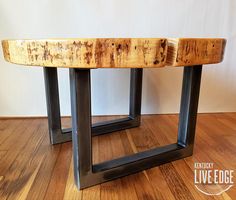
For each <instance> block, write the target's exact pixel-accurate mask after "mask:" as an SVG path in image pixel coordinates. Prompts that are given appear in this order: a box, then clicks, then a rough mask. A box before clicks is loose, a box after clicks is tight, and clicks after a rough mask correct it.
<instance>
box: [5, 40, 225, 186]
mask: <svg viewBox="0 0 236 200" xmlns="http://www.w3.org/2000/svg"><path fill="white" fill-rule="evenodd" d="M225 44H226V40H225V39H220V38H219V39H217V38H198V39H197V38H179V39H166V38H99V39H98V38H97V39H96V38H90V39H86V38H84V39H81V38H76V39H47V40H43V39H42V40H4V41H2V46H3V52H4V57H5V59H6V60H7V61H9V62H12V63H16V64H22V65H29V66H42V67H44V68H43V69H44V78H45V88H46V97H47V111H48V125H49V135H50V141H51V143H52V144H57V143H62V142H67V141H71V139H72V142H73V158H74V175H75V182H76V185H77V186H78V188H80V189H82V188H85V187H89V186H92V185H95V184H98V183H102V182H105V181H109V180H112V179H115V178H119V177H122V176H125V175H129V174H132V173H135V172H138V171H140V170H144V169H147V168H151V167H154V166H157V165H160V164H163V163H166V162H170V161H173V160H177V159H181V158H184V157H187V156H191V155H192V153H193V145H194V136H195V126H196V118H197V108H198V98H199V91H200V82H201V73H202V65H203V64H213V63H219V62H221V61H222V60H223V55H224V49H225ZM166 65H169V66H173V67H178V66H185V67H184V74H183V83H182V84H183V85H182V96H181V106H180V115H179V130H178V140H177V141H176V143H174V144H169V145H167V146H163V147H158V148H155V149H150V150H147V151H144V152H140V153H136V154H133V155H129V156H125V157H122V158H118V159H113V160H110V161H106V162H103V163H99V164H93V163H92V144H91V138H92V136H94V135H101V134H106V133H110V132H114V131H118V130H122V129H128V128H133V127H137V126H140V122H141V96H142V75H143V68H146V69H147V68H154V67H155V68H158V67H164V66H166ZM57 67H65V68H70V91H71V112H72V129H62V127H61V115H60V107H59V91H58V78H57ZM96 68H131V75H130V108H129V116H127V117H126V118H124V119H118V120H112V121H106V122H102V123H96V124H91V86H90V70H91V69H96Z"/></svg>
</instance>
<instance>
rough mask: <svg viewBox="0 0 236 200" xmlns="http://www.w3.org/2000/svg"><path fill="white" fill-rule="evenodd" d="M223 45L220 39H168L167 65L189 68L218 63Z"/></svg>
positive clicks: (222, 55) (221, 58) (222, 51)
mask: <svg viewBox="0 0 236 200" xmlns="http://www.w3.org/2000/svg"><path fill="white" fill-rule="evenodd" d="M225 45H226V40H225V39H220V38H176V39H168V56H167V64H168V65H171V66H191V65H203V64H213V63H220V62H221V61H222V60H223V57H224V49H225Z"/></svg>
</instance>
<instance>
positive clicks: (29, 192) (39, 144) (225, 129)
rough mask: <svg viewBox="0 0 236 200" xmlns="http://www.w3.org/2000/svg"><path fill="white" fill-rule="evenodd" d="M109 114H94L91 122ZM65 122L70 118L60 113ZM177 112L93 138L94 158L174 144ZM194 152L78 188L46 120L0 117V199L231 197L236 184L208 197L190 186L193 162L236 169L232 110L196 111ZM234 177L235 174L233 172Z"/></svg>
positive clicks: (68, 152)
mask: <svg viewBox="0 0 236 200" xmlns="http://www.w3.org/2000/svg"><path fill="white" fill-rule="evenodd" d="M110 118H111V117H96V118H94V119H93V121H101V120H108V119H110ZM63 124H64V126H65V127H69V126H70V119H69V118H63ZM177 128H178V115H145V116H142V125H141V126H140V127H138V128H133V129H128V130H124V131H119V132H115V133H111V134H107V135H103V136H98V137H94V138H93V162H94V163H98V162H101V161H104V160H108V159H111V158H116V157H120V156H124V155H128V154H133V153H134V152H140V151H144V150H146V149H150V148H154V147H157V146H160V145H161V146H162V145H166V144H169V143H173V142H175V141H176V138H177ZM195 141H196V143H195V148H194V155H193V156H192V157H188V158H185V159H182V160H178V161H175V162H171V163H168V164H164V165H161V166H159V167H154V168H152V169H149V170H145V171H143V172H140V173H137V174H133V175H130V176H127V177H124V178H120V179H117V180H114V181H110V182H106V183H103V184H100V185H97V186H94V187H90V188H87V189H84V190H81V191H78V190H77V189H76V187H75V185H74V180H73V165H72V159H71V158H72V149H71V142H68V143H64V144H59V145H54V146H52V145H50V143H49V137H48V132H47V119H2V120H0V200H4V199H28V200H37V199H40V200H41V199H49V200H51V199H52V200H55V199H56V200H57V199H66V200H70V199H83V200H88V199H94V200H106V199H108V200H113V199H114V200H126V199H127V200H131V199H132V200H133V199H134V200H135V199H144V200H148V199H165V200H166V199H167V200H169V199H170V200H174V199H197V200H198V199H200V200H202V199H209V200H211V199H227V200H229V199H232V200H234V199H236V187H235V186H233V187H232V188H231V189H230V190H228V191H227V192H224V193H223V194H222V195H219V196H207V195H205V194H202V193H200V192H199V191H198V190H197V189H196V188H195V186H194V173H193V171H194V162H213V163H215V165H217V166H218V167H219V168H222V169H233V170H235V169H236V156H235V155H236V113H223V114H199V115H198V121H197V130H196V140H195ZM234 176H236V175H235V174H234Z"/></svg>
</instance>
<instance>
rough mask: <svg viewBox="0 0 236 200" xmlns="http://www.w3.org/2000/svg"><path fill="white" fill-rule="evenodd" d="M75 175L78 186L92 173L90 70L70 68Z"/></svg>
mask: <svg viewBox="0 0 236 200" xmlns="http://www.w3.org/2000/svg"><path fill="white" fill-rule="evenodd" d="M70 88H71V89H70V90H71V112H72V141H73V155H74V156H73V158H74V175H75V182H76V185H77V186H78V187H81V186H82V185H86V178H84V177H88V176H89V175H90V174H91V173H92V144H91V137H92V134H91V99H90V97H91V94H90V70H89V69H85V70H83V69H70Z"/></svg>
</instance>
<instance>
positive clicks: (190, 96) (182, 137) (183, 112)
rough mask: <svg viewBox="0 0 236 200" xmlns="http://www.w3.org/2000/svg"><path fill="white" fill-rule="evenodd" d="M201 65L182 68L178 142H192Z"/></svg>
mask: <svg viewBox="0 0 236 200" xmlns="http://www.w3.org/2000/svg"><path fill="white" fill-rule="evenodd" d="M201 73H202V66H201V65H200V66H193V67H185V68H184V76H183V86H182V96H181V106H180V114H179V133H178V144H179V145H181V146H183V147H185V146H191V147H193V144H194V136H195V127H196V119H197V109H198V99H199V92H200V84H201Z"/></svg>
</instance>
